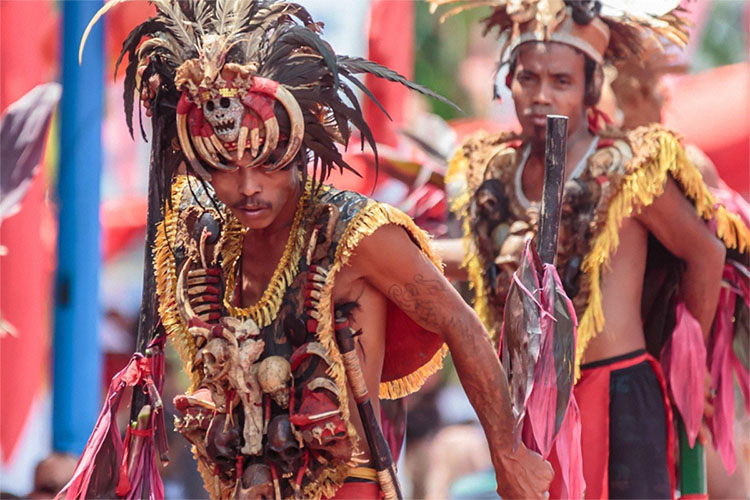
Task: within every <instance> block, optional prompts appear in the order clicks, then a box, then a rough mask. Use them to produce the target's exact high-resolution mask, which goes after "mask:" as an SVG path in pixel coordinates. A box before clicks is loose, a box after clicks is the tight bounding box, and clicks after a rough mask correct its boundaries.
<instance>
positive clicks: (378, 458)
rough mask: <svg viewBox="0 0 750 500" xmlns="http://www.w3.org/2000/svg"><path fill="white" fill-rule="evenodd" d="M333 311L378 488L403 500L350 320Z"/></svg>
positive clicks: (393, 499) (388, 496) (391, 497)
mask: <svg viewBox="0 0 750 500" xmlns="http://www.w3.org/2000/svg"><path fill="white" fill-rule="evenodd" d="M336 314H337V317H336V322H335V330H336V340H337V341H338V345H339V351H341V355H342V357H343V358H344V368H345V369H346V377H347V378H348V379H349V386H350V387H351V389H352V393H353V394H354V400H355V401H356V402H357V410H358V411H359V417H360V419H362V425H363V426H364V428H365V437H366V438H367V444H368V445H369V446H370V453H371V454H372V459H373V462H375V469H376V470H377V475H378V482H379V483H380V488H381V489H382V490H383V494H384V495H385V498H386V500H402V499H403V496H402V495H401V488H400V486H399V484H398V477H397V476H396V467H395V465H394V463H393V457H392V456H391V450H390V448H389V447H388V443H387V442H386V440H385V437H384V436H383V432H382V431H381V430H380V426H379V425H378V421H377V419H376V418H375V411H374V410H373V408H372V401H370V395H369V393H368V392H367V385H366V384H365V377H364V375H363V374H362V366H361V365H360V363H359V356H358V355H357V350H356V349H355V346H354V338H353V337H352V330H351V328H350V327H349V320H347V319H346V318H343V317H340V316H339V313H336Z"/></svg>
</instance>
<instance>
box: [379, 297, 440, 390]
mask: <svg viewBox="0 0 750 500" xmlns="http://www.w3.org/2000/svg"><path fill="white" fill-rule="evenodd" d="M442 346H443V339H442V338H440V336H439V335H437V334H435V333H432V332H430V331H428V330H425V329H424V328H422V327H421V326H419V325H418V324H417V323H416V322H415V321H414V320H413V319H411V318H410V317H409V316H408V315H407V314H406V313H405V312H404V311H402V310H401V309H399V308H398V306H396V304H394V303H393V302H391V301H390V300H389V301H388V315H387V322H386V337H385V359H384V360H383V374H382V376H381V378H380V381H381V382H390V381H392V380H398V379H400V378H401V377H405V376H407V375H409V374H410V373H413V372H415V371H417V370H418V369H419V368H420V367H422V366H424V365H425V364H426V363H427V362H428V361H430V360H431V359H432V358H433V356H435V353H437V352H438V350H440V348H441V347H442Z"/></svg>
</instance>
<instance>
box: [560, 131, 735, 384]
mask: <svg viewBox="0 0 750 500" xmlns="http://www.w3.org/2000/svg"><path fill="white" fill-rule="evenodd" d="M629 138H630V142H631V147H632V149H633V154H634V156H633V160H632V163H631V165H629V166H628V167H629V168H628V171H629V172H630V173H628V174H627V175H626V176H625V177H624V178H623V180H622V184H621V186H620V189H619V191H618V193H617V194H616V195H615V196H614V197H613V199H612V201H611V202H610V205H609V209H608V210H607V213H606V217H605V218H604V220H602V221H601V222H600V226H599V230H598V231H597V234H596V236H595V237H594V240H593V243H592V245H591V249H590V250H589V253H588V254H587V255H586V258H585V259H584V261H583V265H582V270H583V272H584V273H585V275H586V279H588V283H589V286H590V292H589V299H588V305H587V307H586V310H585V311H584V313H583V316H582V317H581V321H580V324H579V327H578V346H577V352H576V365H575V369H576V380H577V379H578V377H579V376H580V363H581V359H582V358H583V353H584V352H585V350H586V347H587V346H588V343H589V341H590V340H591V339H592V338H594V336H596V335H597V334H598V333H599V332H601V331H602V330H603V329H604V314H603V312H602V294H601V288H600V284H601V283H600V280H601V275H602V270H603V269H604V268H605V266H607V264H608V263H609V259H610V257H611V256H612V255H613V254H614V252H615V251H616V250H617V247H618V245H619V242H620V241H619V235H618V231H619V228H620V225H621V223H622V221H623V219H625V218H626V217H629V216H631V215H633V214H638V213H639V212H640V211H641V210H643V209H644V208H645V207H648V206H649V205H651V204H652V203H653V202H654V200H655V199H656V198H658V197H659V196H661V195H662V193H663V192H664V188H665V185H666V182H667V176H668V175H671V176H672V178H673V179H674V180H675V181H676V182H677V184H678V185H679V186H680V187H681V188H682V190H683V192H684V193H685V195H686V196H687V197H688V198H689V199H690V200H691V201H692V202H693V204H694V205H695V208H696V210H697V211H698V213H699V214H700V216H701V217H703V218H704V219H706V220H710V219H715V220H716V222H717V234H718V237H719V238H720V239H721V240H722V241H723V242H724V244H725V245H726V246H727V247H728V248H730V249H738V250H739V251H740V252H744V251H745V250H746V249H747V247H748V244H749V243H750V230H748V228H747V227H745V225H744V224H743V223H742V222H741V220H740V218H739V217H738V216H736V215H734V214H731V213H729V212H728V211H727V210H726V209H725V208H724V207H722V206H716V201H715V200H714V197H713V196H712V195H711V193H710V191H709V190H708V188H707V187H706V185H705V184H704V183H703V178H702V176H701V174H700V172H699V171H698V169H697V168H696V167H695V166H693V165H692V164H691V163H690V162H689V161H688V159H687V156H686V154H685V150H684V149H683V148H682V146H681V145H680V142H679V140H678V138H677V137H675V136H674V135H673V134H672V133H670V132H668V131H666V130H665V129H663V128H661V127H659V126H656V125H654V126H651V127H644V128H641V129H638V130H636V131H634V132H632V133H631V135H630V137H629Z"/></svg>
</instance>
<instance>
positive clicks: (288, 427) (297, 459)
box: [266, 415, 304, 479]
mask: <svg viewBox="0 0 750 500" xmlns="http://www.w3.org/2000/svg"><path fill="white" fill-rule="evenodd" d="M267 437H268V447H267V450H266V455H267V457H268V459H269V460H270V461H271V462H273V463H274V464H275V465H278V466H279V467H280V468H281V471H282V476H283V477H284V478H285V479H290V478H291V477H292V475H293V474H294V473H295V472H297V471H298V470H299V468H300V467H301V466H302V459H303V458H304V457H303V454H304V450H303V449H302V448H301V447H300V444H299V442H298V441H297V438H296V437H295V435H294V432H293V431H292V424H291V422H290V421H289V416H288V415H278V416H276V417H274V418H273V420H271V423H270V424H268V436H267Z"/></svg>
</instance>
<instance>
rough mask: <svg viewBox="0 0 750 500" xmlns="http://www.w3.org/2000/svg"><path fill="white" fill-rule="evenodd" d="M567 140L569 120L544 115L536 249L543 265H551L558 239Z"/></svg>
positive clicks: (563, 117)
mask: <svg viewBox="0 0 750 500" xmlns="http://www.w3.org/2000/svg"><path fill="white" fill-rule="evenodd" d="M567 140H568V117H567V116H559V115H547V138H546V142H545V147H544V190H543V193H542V207H541V211H540V214H539V234H538V236H537V245H536V249H537V252H538V253H539V257H540V258H541V259H542V262H544V263H545V264H554V263H555V257H556V255H557V236H558V232H559V230H560V212H561V210H560V208H561V206H562V197H563V185H564V184H565V154H566V144H567Z"/></svg>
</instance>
